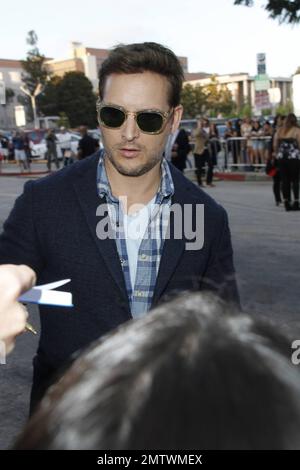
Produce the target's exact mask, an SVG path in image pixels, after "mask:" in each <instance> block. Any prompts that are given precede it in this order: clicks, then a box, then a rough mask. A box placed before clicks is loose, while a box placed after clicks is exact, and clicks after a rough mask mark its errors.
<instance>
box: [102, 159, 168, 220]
mask: <svg viewBox="0 0 300 470" xmlns="http://www.w3.org/2000/svg"><path fill="white" fill-rule="evenodd" d="M104 164H105V169H106V174H107V178H108V181H109V184H110V187H111V191H112V194H113V195H114V196H115V197H117V198H120V197H126V198H127V211H128V213H130V212H131V210H130V207H131V206H132V205H135V204H143V205H146V204H148V202H149V201H151V200H152V199H153V198H154V196H155V195H156V193H157V191H158V189H159V187H160V182H161V168H160V167H161V164H160V163H158V164H157V165H156V166H155V167H154V168H152V169H151V170H150V171H148V172H147V173H145V174H144V175H141V176H124V175H121V174H120V173H119V172H118V171H117V170H116V168H115V167H114V166H113V165H112V164H111V163H110V161H109V160H108V158H104Z"/></svg>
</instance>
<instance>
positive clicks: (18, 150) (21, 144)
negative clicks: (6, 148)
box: [12, 131, 27, 173]
mask: <svg viewBox="0 0 300 470" xmlns="http://www.w3.org/2000/svg"><path fill="white" fill-rule="evenodd" d="M12 143H13V146H14V154H15V160H16V161H17V162H18V165H19V168H20V172H21V173H23V171H26V169H27V158H26V153H25V140H24V137H23V136H22V134H21V132H20V131H16V132H15V133H14V136H13V139H12Z"/></svg>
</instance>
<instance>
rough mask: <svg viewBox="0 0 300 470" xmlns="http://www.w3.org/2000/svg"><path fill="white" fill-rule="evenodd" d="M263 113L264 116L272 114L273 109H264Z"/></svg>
mask: <svg viewBox="0 0 300 470" xmlns="http://www.w3.org/2000/svg"><path fill="white" fill-rule="evenodd" d="M261 114H262V115H263V116H270V115H271V114H272V109H271V108H266V109H262V110H261Z"/></svg>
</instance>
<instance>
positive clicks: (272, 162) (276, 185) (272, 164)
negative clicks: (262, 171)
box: [266, 154, 282, 206]
mask: <svg viewBox="0 0 300 470" xmlns="http://www.w3.org/2000/svg"><path fill="white" fill-rule="evenodd" d="M266 173H267V175H269V176H271V177H272V179H273V194H274V197H275V204H276V206H279V205H280V204H281V203H282V199H281V176H280V171H279V163H278V160H277V158H276V157H275V155H273V154H271V155H269V157H268V158H267V162H266Z"/></svg>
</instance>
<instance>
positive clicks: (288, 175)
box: [274, 113, 300, 211]
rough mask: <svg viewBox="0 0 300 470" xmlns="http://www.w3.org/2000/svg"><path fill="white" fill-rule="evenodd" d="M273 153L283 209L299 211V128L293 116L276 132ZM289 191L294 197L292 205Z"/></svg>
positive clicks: (289, 116)
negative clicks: (279, 179) (277, 161)
mask: <svg viewBox="0 0 300 470" xmlns="http://www.w3.org/2000/svg"><path fill="white" fill-rule="evenodd" d="M274 152H275V155H276V158H277V159H278V160H279V170H280V175H281V179H282V193H283V197H284V206H285V209H286V211H290V210H299V177H300V128H299V126H298V122H297V117H296V116H295V114H293V113H290V114H289V115H288V116H287V117H286V119H285V121H284V124H283V126H281V127H279V128H278V130H277V131H276V134H275V136H274ZM291 190H292V191H293V196H294V202H293V204H291Z"/></svg>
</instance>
